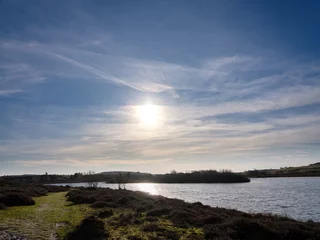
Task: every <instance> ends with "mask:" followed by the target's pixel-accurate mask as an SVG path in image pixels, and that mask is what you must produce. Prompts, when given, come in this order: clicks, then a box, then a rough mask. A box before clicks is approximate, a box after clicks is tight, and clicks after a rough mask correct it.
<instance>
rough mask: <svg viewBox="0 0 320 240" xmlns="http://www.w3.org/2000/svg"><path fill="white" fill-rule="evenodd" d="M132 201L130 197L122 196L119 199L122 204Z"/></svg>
mask: <svg viewBox="0 0 320 240" xmlns="http://www.w3.org/2000/svg"><path fill="white" fill-rule="evenodd" d="M129 201H130V198H128V197H122V198H120V199H119V200H118V203H119V204H121V205H126V204H127V203H128V202H129Z"/></svg>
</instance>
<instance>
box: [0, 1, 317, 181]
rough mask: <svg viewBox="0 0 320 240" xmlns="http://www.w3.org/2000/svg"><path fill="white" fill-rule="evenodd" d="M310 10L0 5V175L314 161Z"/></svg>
mask: <svg viewBox="0 0 320 240" xmlns="http://www.w3.org/2000/svg"><path fill="white" fill-rule="evenodd" d="M319 12H320V1H316V0H309V1H302V0H301V1H293V0H292V1H286V0H282V1H273V0H261V1H251V0H250V1H249V0H243V1H237V0H236V1H232V0H230V1H222V0H219V1H214V0H210V1H205V0H199V1H192V0H190V1H189V0H184V1H179V0H177V1H166V0H164V1H155V0H148V1H142V0H137V1H125V0H119V1H114V0H105V1H102V0H101V1H100V0H90V1H89V0H74V1H72V0H70V1H62V0H57V1H49V0H30V1H23V0H0V175H10V174H24V173H34V174H43V173H45V172H48V173H49V174H52V173H61V174H71V173H75V172H84V171H89V170H93V171H96V172H103V171H114V170H122V171H141V172H151V173H165V172H169V171H171V170H173V169H175V170H176V171H189V170H199V169H217V170H219V169H232V170H233V171H243V170H248V169H262V168H278V167H285V166H299V165H307V164H310V163H314V162H319V161H320V157H319V156H320V45H319V42H320V31H319V29H320V16H319V14H318V13H319Z"/></svg>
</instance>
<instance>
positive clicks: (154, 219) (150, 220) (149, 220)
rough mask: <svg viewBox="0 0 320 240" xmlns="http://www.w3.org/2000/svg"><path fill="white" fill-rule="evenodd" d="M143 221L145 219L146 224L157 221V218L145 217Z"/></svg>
mask: <svg viewBox="0 0 320 240" xmlns="http://www.w3.org/2000/svg"><path fill="white" fill-rule="evenodd" d="M145 219H146V221H147V222H156V221H158V218H156V217H146V218H145Z"/></svg>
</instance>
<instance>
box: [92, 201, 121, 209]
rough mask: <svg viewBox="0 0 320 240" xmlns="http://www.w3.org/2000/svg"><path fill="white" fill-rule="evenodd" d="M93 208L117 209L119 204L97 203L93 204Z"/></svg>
mask: <svg viewBox="0 0 320 240" xmlns="http://www.w3.org/2000/svg"><path fill="white" fill-rule="evenodd" d="M91 207H93V208H104V207H109V208H116V207H117V204H115V203H109V202H104V201H96V202H94V203H92V204H91Z"/></svg>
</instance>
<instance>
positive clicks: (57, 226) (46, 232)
mask: <svg viewBox="0 0 320 240" xmlns="http://www.w3.org/2000/svg"><path fill="white" fill-rule="evenodd" d="M65 195H66V192H59V193H49V194H48V196H42V197H37V198H34V200H35V202H36V204H35V205H32V206H19V207H11V208H9V209H7V210H3V211H0V229H7V230H9V231H11V232H17V233H20V234H22V235H25V236H27V237H29V238H31V239H39V240H41V239H46V240H47V239H62V238H63V236H65V235H66V234H67V233H68V232H70V231H72V230H73V229H74V227H75V226H77V225H79V223H80V222H81V220H82V219H83V218H84V217H85V216H88V215H89V214H90V213H91V212H92V208H91V207H89V206H88V205H87V204H81V205H73V204H72V203H71V202H68V201H67V200H66V198H65Z"/></svg>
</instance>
